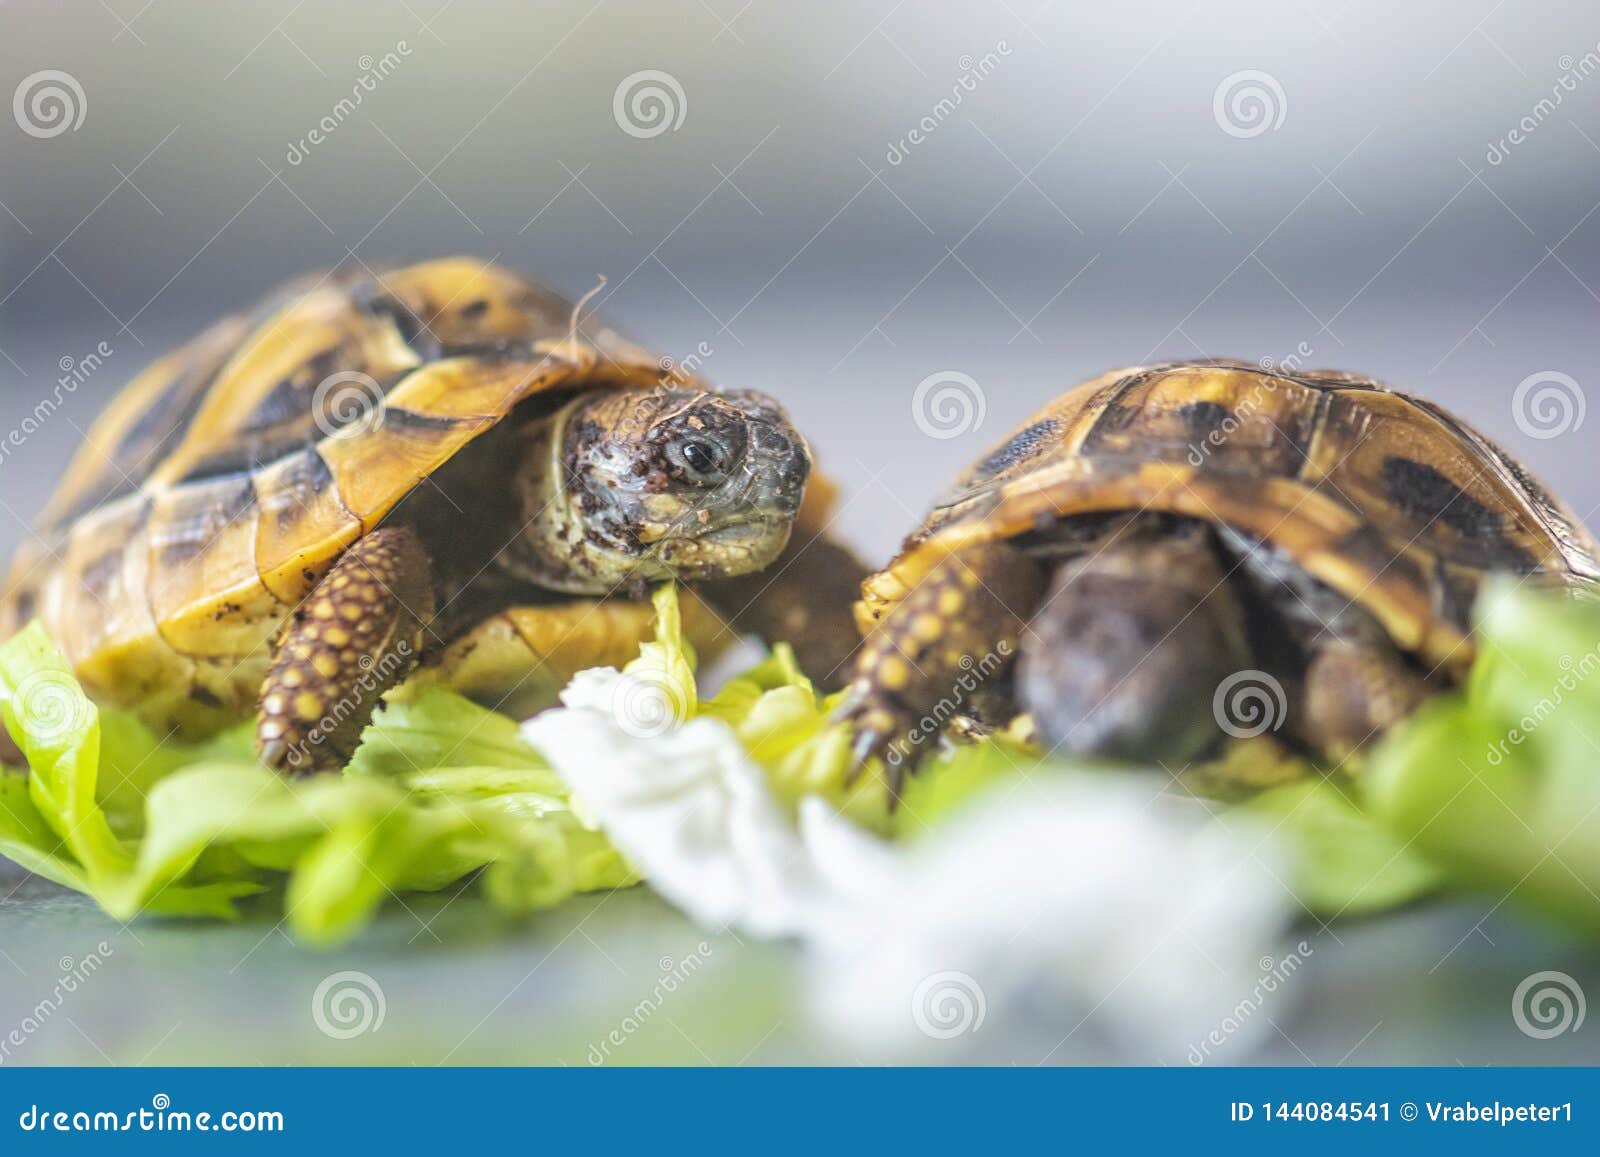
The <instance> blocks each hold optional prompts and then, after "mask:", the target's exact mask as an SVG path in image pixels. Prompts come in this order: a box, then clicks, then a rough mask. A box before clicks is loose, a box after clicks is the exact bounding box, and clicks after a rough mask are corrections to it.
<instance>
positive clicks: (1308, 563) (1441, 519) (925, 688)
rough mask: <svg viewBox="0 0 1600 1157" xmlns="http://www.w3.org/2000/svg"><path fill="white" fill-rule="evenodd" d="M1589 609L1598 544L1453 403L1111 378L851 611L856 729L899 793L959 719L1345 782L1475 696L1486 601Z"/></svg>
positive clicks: (1343, 378) (1206, 370)
mask: <svg viewBox="0 0 1600 1157" xmlns="http://www.w3.org/2000/svg"><path fill="white" fill-rule="evenodd" d="M1496 573H1506V574H1510V575H1515V576H1518V577H1519V579H1520V581H1523V582H1528V583H1535V584H1538V585H1543V586H1555V587H1563V588H1572V589H1577V590H1585V591H1589V592H1593V591H1594V590H1595V589H1596V580H1597V578H1600V545H1597V544H1596V542H1595V540H1594V538H1593V537H1592V536H1591V535H1590V534H1589V532H1588V531H1587V530H1586V529H1585V528H1584V526H1583V524H1582V522H1581V521H1580V520H1579V519H1578V518H1577V517H1576V516H1575V515H1574V514H1573V512H1572V511H1571V510H1569V509H1568V508H1567V507H1566V506H1565V505H1564V504H1563V503H1562V502H1561V501H1560V500H1559V499H1557V498H1556V497H1555V496H1554V495H1552V494H1551V493H1550V492H1549V491H1548V490H1547V489H1546V488H1545V487H1544V486H1543V485H1541V484H1540V483H1539V482H1537V481H1536V480H1535V479H1534V478H1533V477H1532V475H1531V474H1530V473H1529V472H1528V471H1527V470H1526V469H1525V468H1524V467H1523V466H1522V465H1521V464H1520V463H1518V462H1517V461H1516V460H1515V459H1514V458H1512V457H1511V456H1510V455H1509V454H1507V453H1506V452H1505V451H1504V450H1502V449H1500V448H1499V447H1498V446H1496V445H1495V444H1494V443H1492V442H1490V441H1489V440H1488V439H1487V438H1485V437H1483V436H1482V435H1481V434H1479V433H1477V432H1476V431H1475V430H1473V429H1472V428H1471V427H1469V426H1468V425H1467V424H1466V423H1464V422H1462V421H1461V420H1460V419H1458V418H1456V417H1455V416H1453V415H1452V414H1450V413H1449V412H1448V411H1446V410H1445V409H1444V408H1443V407H1441V406H1438V405H1436V404H1434V403H1432V402H1429V401H1426V400H1424V399H1422V398H1418V397H1414V396H1411V395H1408V394H1403V393H1400V392H1398V391H1396V390H1392V389H1390V388H1389V387H1387V386H1385V385H1382V384H1380V383H1379V382H1376V381H1373V380H1370V379H1367V378H1362V377H1359V376H1356V375H1353V374H1346V373H1336V372H1290V371H1273V370H1267V369H1262V368H1260V367H1257V366H1252V365H1247V364H1243V363H1236V362H1221V361H1217V362H1175V363H1168V364H1163V365H1152V366H1140V367H1134V368H1130V369H1123V370H1116V371H1114V372H1112V373H1108V374H1106V375H1104V376H1102V377H1099V378H1096V379H1094V380H1092V381H1090V382H1087V383H1085V384H1083V385H1081V386H1078V387H1077V388H1075V389H1073V390H1071V391H1069V392H1068V393H1067V394H1065V395H1063V396H1062V397H1061V398H1060V399H1058V400H1057V401H1055V402H1054V403H1052V404H1051V405H1049V406H1048V407H1046V408H1045V409H1044V410H1043V411H1041V412H1040V413H1038V414H1036V415H1035V416H1034V417H1033V418H1032V419H1030V420H1029V421H1028V422H1027V423H1025V424H1024V425H1023V426H1022V427H1021V428H1019V429H1018V430H1017V431H1015V432H1014V433H1013V434H1012V435H1011V436H1010V437H1009V438H1007V439H1006V440H1005V441H1004V442H1003V443H1001V444H1000V445H999V446H997V447H995V448H994V449H993V450H992V451H991V452H989V453H988V454H987V455H985V456H984V457H983V458H982V459H981V460H980V461H979V462H977V463H976V464H975V465H974V466H973V467H972V468H971V469H969V470H968V471H967V472H966V473H965V474H963V475H962V477H961V478H960V479H959V480H958V481H957V482H956V484H955V486H954V487H953V488H952V489H951V490H950V492H949V493H948V494H947V495H946V496H945V497H944V499H943V500H942V501H940V502H939V503H938V504H937V505H936V506H935V507H934V508H933V510H932V511H931V512H930V514H929V515H928V517H927V519H926V521H925V522H924V523H923V525H922V526H921V527H919V528H918V529H917V530H916V531H915V532H914V533H913V534H912V535H911V536H910V537H909V538H908V539H907V540H906V543H905V546H904V547H903V548H902V550H901V552H900V554H899V555H898V556H897V557H896V558H895V559H894V561H893V562H892V563H890V564H889V566H888V567H886V568H885V569H884V570H882V571H880V572H879V573H877V574H875V575H873V576H871V577H870V578H868V579H867V581H866V583H865V584H864V586H863V598H862V600H861V602H860V603H859V604H858V606H857V613H858V618H859V621H860V625H861V627H862V629H863V631H865V632H867V633H868V638H867V642H866V644H865V645H864V647H863V649H862V652H861V654H860V656H859V660H858V663H857V666H856V670H855V676H854V680H853V682H852V684H851V693H850V695H849V697H848V698H847V701H846V704H845V706H844V708H843V717H844V719H845V720H846V721H847V722H848V724H849V725H850V727H851V728H852V730H853V732H854V735H855V743H856V753H857V757H858V759H865V758H866V757H868V756H870V755H882V756H884V757H885V758H886V759H887V760H888V762H889V764H890V766H891V778H892V779H893V780H894V781H895V782H896V783H898V780H899V778H900V776H901V775H903V774H904V771H905V770H906V769H907V768H908V767H910V766H912V765H914V764H915V762H916V760H917V759H918V758H919V757H920V755H921V754H922V753H923V752H924V751H925V750H926V749H927V746H928V744H929V742H930V741H931V740H933V739H934V738H936V737H937V736H938V735H939V733H940V732H941V730H943V728H944V727H945V725H946V724H947V723H948V722H949V721H950V720H952V719H956V718H968V719H970V718H974V717H975V718H977V719H979V720H983V719H985V718H987V719H988V720H989V721H990V722H1003V721H1004V720H1006V719H1008V718H1009V716H1010V714H1011V713H1013V712H1018V711H1021V712H1026V713H1028V714H1029V715H1031V718H1032V721H1033V724H1034V727H1035V729H1036V732H1037V735H1038V737H1039V739H1040V741H1041V742H1042V743H1043V745H1044V746H1046V747H1048V748H1050V749H1052V750H1058V751H1061V752H1064V753H1067V754H1075V755H1081V756H1090V757H1106V758H1111V759H1115V760H1122V761H1137V762H1142V763H1161V764H1163V765H1165V766H1167V767H1168V768H1169V769H1170V770H1172V771H1174V772H1177V771H1179V770H1181V769H1182V768H1184V767H1187V766H1189V765H1191V764H1194V763H1197V762H1203V761H1207V760H1214V759H1216V758H1217V757H1218V756H1219V755H1221V754H1223V753H1224V751H1225V749H1226V748H1228V747H1230V746H1232V745H1236V744H1237V743H1239V742H1241V741H1242V742H1245V743H1250V744H1255V745H1258V747H1257V748H1256V749H1257V750H1259V745H1266V744H1271V742H1272V741H1273V740H1274V739H1276V740H1280V741H1282V743H1283V745H1284V746H1285V747H1287V748H1288V749H1289V750H1290V751H1292V752H1297V753H1300V754H1305V755H1309V756H1311V757H1313V758H1314V759H1316V760H1318V761H1320V762H1322V763H1324V764H1326V765H1333V766H1338V765H1340V764H1342V763H1344V762H1345V761H1346V760H1348V759H1351V758H1352V757H1355V756H1358V755H1359V753H1360V752H1361V750H1362V749H1363V748H1364V747H1365V746H1367V745H1368V744H1369V743H1370V742H1372V741H1373V740H1374V739H1375V738H1377V737H1378V736H1381V735H1382V734H1383V733H1384V732H1385V731H1386V730H1387V729H1388V728H1389V727H1391V726H1393V725H1394V724H1395V723H1396V722H1397V721H1398V720H1400V719H1402V718H1404V717H1405V716H1406V715H1407V714H1409V713H1410V712H1411V711H1412V710H1413V709H1414V708H1415V707H1416V706H1417V704H1418V703H1419V702H1421V700H1422V699H1423V698H1425V697H1426V696H1428V695H1429V694H1431V693H1432V692H1434V691H1435V690H1438V689H1440V688H1443V687H1446V686H1449V685H1451V684H1453V683H1456V682H1457V681H1459V680H1460V679H1461V678H1462V677H1463V675H1464V673H1465V671H1466V670H1467V667H1468V665H1469V663H1470V662H1471V659H1472V656H1473V641H1472V635H1471V628H1470V624H1471V614H1472V607H1473V603H1474V600H1475V598H1476V596H1477V594H1478V592H1479V590H1480V588H1481V587H1482V585H1483V583H1484V581H1485V579H1486V578H1487V577H1488V576H1490V575H1491V574H1496Z"/></svg>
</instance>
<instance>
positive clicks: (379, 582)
mask: <svg viewBox="0 0 1600 1157" xmlns="http://www.w3.org/2000/svg"><path fill="white" fill-rule="evenodd" d="M665 365H666V363H664V362H662V361H661V360H660V359H658V358H657V357H656V356H655V355H653V354H651V353H649V352H648V351H646V350H644V349H642V348H640V347H639V346H637V345H635V344H633V343H632V342H630V341H627V340H626V339H624V338H622V337H621V336H619V335H618V334H617V333H616V332H615V331H613V330H612V329H610V328H609V327H607V326H605V325H603V324H599V323H595V322H593V321H590V322H586V323H585V324H584V325H583V326H581V327H580V326H579V325H578V312H577V310H575V309H574V308H573V307H572V306H571V305H570V304H569V303H567V302H565V301H563V300H562V299H561V298H559V297H557V296H556V295H554V294H552V293H549V292H548V291H546V290H544V289H541V288H540V287H538V286H536V285H534V284H532V283H531V282H529V281H527V280H525V279H523V278H521V277H520V276H517V275H516V274H514V273H511V272H509V271H507V270H505V269H501V268H498V267H495V266H491V265H484V264H482V263H480V262H476V261H470V260H465V259H450V260H443V261H434V262H429V263H427V264H423V265H417V266H413V267H410V268H405V269H398V270H393V271H390V272H387V273H383V274H375V275H364V274H363V275H327V276H323V277H321V278H316V279H307V280H304V281H301V282H297V283H295V284H293V285H291V286H288V287H286V288H285V289H284V290H282V291H280V292H279V293H277V294H275V295H273V296H272V297H271V298H269V299H268V300H267V302H265V303H264V304H263V305H262V306H261V307H260V308H258V309H257V310H256V311H255V312H254V313H252V314H250V315H247V316H245V317H240V318H234V319H229V320H226V321H223V322H221V323H220V324H218V325H216V326H214V327H213V328H211V329H210V330H207V331H206V332H205V333H204V334H202V335H201V336H200V337H198V338H196V339H195V340H194V341H192V342H191V343H189V344H188V345H186V346H184V347H183V348H181V349H179V350H178V351H176V352H175V353H173V354H171V355H169V356H167V357H165V358H162V359H160V360H159V361H157V362H155V363H154V364H153V365H151V366H150V367H148V368H147V369H146V370H144V371H143V372H142V373H141V374H139V375H138V376H137V377H136V378H135V379H134V380H133V381H132V382H131V383H130V384H129V385H128V386H127V387H126V388H125V389H124V391H123V392H122V394H121V396H120V397H118V398H117V399H116V400H115V401H114V402H113V403H112V404H111V406H110V407H109V408H108V409H107V411H106V412H105V413H104V414H103V415H102V417H101V418H100V420H99V421H98V422H97V423H96V424H95V426H94V428H93V429H92V430H91V431H90V433H89V435H88V437H87V441H86V444H85V446H84V447H83V448H82V450H81V451H80V452H79V454H78V455H77V457H76V458H75V459H74V461H73V463H72V465H71V467H70V468H69V470H68V473H67V475H66V477H65V479H64V480H63V482H62V483H61V485H60V487H59V489H58V491H57V493H56V495H55V497H54V500H53V501H52V502H51V504H50V506H49V507H48V509H47V510H46V512H45V515H44V518H43V525H42V528H41V530H40V533H39V535H38V537H37V539H36V540H35V541H33V542H31V543H30V544H28V545H26V546H24V547H23V548H22V550H21V551H20V553H19V556H18V557H17V559H16V560H15V562H14V564H13V568H12V572H11V576H10V579H9V580H8V582H7V584H6V587H5V591H4V596H3V599H0V631H7V632H9V631H10V630H14V629H16V628H17V627H20V626H21V625H23V624H24V623H26V622H27V621H28V620H30V619H33V618H38V619H40V620H42V621H43V623H44V626H45V627H46V629H47V630H48V631H49V633H50V634H51V635H52V636H53V637H54V639H55V640H56V641H57V643H58V644H59V645H60V646H61V647H62V649H63V650H64V652H65V653H66V655H67V656H68V658H69V659H70V660H71V661H72V662H73V664H74V666H75V668H76V670H77V673H78V675H79V677H80V678H81V679H82V681H83V682H84V683H85V684H86V685H87V686H88V688H89V689H90V690H91V692H93V693H95V694H96V695H97V696H98V697H100V698H102V699H103V700H105V701H107V702H110V703H113V704H116V705H119V706H123V707H127V708H131V709H135V710H137V711H138V712H139V713H140V714H141V715H142V716H143V717H144V718H145V719H146V720H147V721H149V722H150V723H152V724H153V725H154V726H156V727H157V728H159V729H161V730H162V731H164V732H165V731H168V730H175V731H178V732H181V733H182V734H184V735H185V736H187V737H198V736H203V735H205V734H207V733H209V732H211V731H214V730H216V729H217V728H219V727H221V726H223V725H225V724H227V723H231V722H233V721H235V720H237V719H239V718H241V717H243V716H245V715H248V713H249V712H250V710H251V709H252V708H255V709H257V714H258V724H257V726H258V735H259V741H260V748H261V752H262V755H263V757H264V759H265V761H266V762H267V763H268V764H270V765H273V766H276V767H280V768H285V769H293V770H311V769H315V768H320V767H324V766H329V765H333V764H336V763H337V762H339V761H340V760H342V759H344V758H345V757H346V756H347V755H348V754H349V753H350V751H351V750H352V749H353V746H354V744H355V742H356V741H357V739H358V737H359V735H360V732H361V730H362V728H363V727H364V726H365V724H366V722H367V721H368V720H369V719H370V717H371V714H372V711H373V710H374V708H375V707H376V705H377V703H378V701H379V699H380V698H381V696H382V695H383V694H384V693H385V692H387V691H388V690H389V689H390V688H392V687H394V686H395V685H396V684H397V683H399V682H400V681H401V680H402V679H403V678H405V677H406V676H407V674H408V673H409V672H410V671H411V670H412V669H413V668H414V667H415V666H416V665H417V664H418V663H419V662H426V663H427V664H428V666H429V667H430V668H431V669H432V676H433V677H434V678H437V679H440V680H442V681H444V682H446V683H448V684H450V685H452V686H455V687H456V688H458V689H460V690H463V691H465V692H467V693H469V694H472V695H474V696H475V697H478V698H480V699H482V700H484V701H487V702H489V703H491V704H494V705H502V706H505V707H507V709H512V710H529V709H531V708H533V707H536V706H539V705H541V704H543V703H547V702H548V701H549V699H550V697H551V695H552V693H553V691H554V690H556V689H558V688H559V687H560V686H561V685H563V684H564V683H565V681H566V679H567V678H568V677H570V675H571V674H572V673H573V671H575V670H576V669H579V668H581V667H586V666H591V665H595V664H602V663H619V662H623V661H625V660H626V659H628V658H629V657H631V656H632V654H634V653H635V652H636V650H637V647H638V644H639V642H640V640H641V639H642V638H646V637H648V634H649V630H650V623H651V615H650V610H649V605H648V603H647V602H644V601H641V599H640V596H641V595H642V594H643V593H644V588H645V586H646V584H648V583H652V582H656V581H659V580H665V579H679V580H683V581H685V582H688V583H691V584H694V590H695V592H696V593H697V595H699V596H703V598H701V597H695V596H691V597H690V599H689V600H688V601H687V605H686V607H685V624H686V629H687V631H688V633H689V636H690V638H691V639H692V640H693V641H695V642H696V643H697V644H698V645H699V646H700V647H701V648H702V649H712V650H714V649H715V647H716V646H717V645H720V644H721V643H724V642H726V641H727V640H728V639H729V638H731V635H730V632H729V629H728V628H729V627H730V626H734V627H738V628H740V629H749V630H754V631H756V632H758V633H763V634H767V635H770V636H775V637H792V638H794V639H795V640H796V642H797V646H798V647H799V649H800V650H801V652H802V655H803V658H804V661H806V662H807V663H808V664H809V665H810V666H811V667H812V668H813V669H816V670H820V671H827V670H829V669H830V668H837V667H838V666H839V665H840V664H842V663H843V661H844V658H845V657H846V656H847V655H848V653H849V651H850V650H851V648H852V647H853V645H854V643H855V631H854V627H853V626H852V624H851V621H850V614H849V603H850V600H851V598H852V597H853V592H852V587H853V585H854V582H855V581H857V580H858V579H859V576H860V574H861V573H862V571H861V568H860V567H859V566H858V565H857V564H856V563H855V562H854V560H853V559H852V558H851V557H850V556H849V554H848V553H847V552H845V551H843V550H841V549H840V548H838V547H836V546H833V545H832V544H830V543H828V542H827V541H826V540H823V539H820V538H819V537H818V536H819V534H820V528H821V525H822V519H823V517H824V516H825V514H826V509H827V506H828V503H829V501H830V493H831V492H830V490H829V488H828V486H827V484H826V483H825V482H824V481H823V480H821V479H819V478H817V477H814V476H812V474H811V455H810V451H809V450H808V448H807V445H806V442H805V439H804V438H802V437H801V436H800V434H799V433H798V432H797V431H796V430H795V429H794V428H793V426H792V425H791V424H790V422H789V420H788V418H787V417H786V416H785V414H784V411H783V409H782V408H781V407H780V406H779V405H778V403H777V402H775V401H773V400H772V399H771V398H768V397H765V396H763V395H761V394H756V393H751V392H720V391H717V390H713V389H711V388H710V387H709V386H707V385H706V384H705V383H703V382H701V381H699V380H697V379H695V378H693V377H692V376H685V375H682V374H677V373H668V372H667V370H666V369H665V368H664V366H665ZM808 481H809V485H808ZM797 525H798V526H800V527H801V528H803V529H802V533H800V534H797V535H795V536H794V542H793V543H792V544H791V542H790V539H791V531H792V530H793V529H794V528H795V527H796V526H797ZM769 568H770V569H769ZM764 571H765V572H767V573H761V572H764ZM740 576H746V577H744V578H742V579H741V577H740ZM716 606H720V607H721V612H719V611H717V610H715V609H713V608H714V607H716Z"/></svg>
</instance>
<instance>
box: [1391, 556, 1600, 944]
mask: <svg viewBox="0 0 1600 1157" xmlns="http://www.w3.org/2000/svg"><path fill="white" fill-rule="evenodd" d="M1478 640H1479V659H1478V662H1477V664H1476V665H1475V667H1474V670H1473V673H1472V679H1471V681H1470V683H1469V685H1468V688H1467V691H1466V693H1465V694H1464V695H1449V696H1442V697H1440V698H1438V699H1435V700H1433V701H1432V702H1430V703H1429V704H1427V705H1426V706H1425V707H1424V708H1423V710H1422V711H1421V712H1419V713H1418V715H1417V717H1416V718H1415V719H1414V720H1413V721H1412V723H1411V724H1410V725H1409V726H1407V727H1405V728H1403V729H1401V730H1399V731H1397V732H1396V733H1395V734H1394V735H1393V736H1391V737H1390V738H1389V739H1388V740H1386V741H1385V742H1384V743H1383V744H1382V745H1380V747H1379V749H1378V751H1377V752H1376V753H1375V755H1374V758H1373V761H1372V765H1371V767H1370V769H1369V771H1368V773H1367V775H1366V777H1365V780H1364V785H1363V786H1364V789H1365V790H1364V793H1363V795H1364V799H1365V802H1366V805H1367V807H1368V808H1369V809H1370V810H1371V812H1372V813H1373V815H1374V816H1375V817H1377V818H1378V820H1379V821H1380V822H1382V823H1383V824H1384V825H1385V826H1386V827H1387V828H1388V829H1389V830H1390V831H1391V832H1393V833H1394V834H1395V835H1396V836H1398V837H1400V838H1401V839H1402V840H1404V841H1407V842H1408V843H1410V844H1412V845H1414V846H1415V847H1416V848H1417V849H1419V850H1420V851H1421V852H1422V853H1423V854H1425V855H1426V856H1428V857H1429V859H1431V860H1432V861H1434V862H1435V863H1437V864H1439V865H1440V866H1441V867H1443V868H1445V869H1447V870H1448V872H1449V874H1450V877H1451V879H1452V880H1453V881H1455V882H1458V883H1461V884H1463V885H1468V886H1472V887H1475V888H1479V889H1484V890H1487V891H1488V892H1489V893H1490V894H1493V895H1496V896H1503V897H1505V898H1506V899H1508V900H1509V901H1511V902H1512V903H1515V904H1518V905H1521V906H1525V907H1528V908H1532V909H1535V910H1538V911H1541V912H1544V913H1546V914H1548V915H1551V916H1554V917H1556V918H1557V919H1559V920H1561V921H1563V922H1565V923H1568V924H1571V925H1574V926H1577V927H1581V928H1586V929H1589V930H1591V931H1600V606H1597V605H1596V604H1595V603H1593V602H1587V601H1580V600H1576V599H1568V598H1563V597H1560V596H1558V595H1554V594H1551V593H1549V592H1544V591H1538V590H1532V589H1527V588H1520V587H1516V586H1513V585H1510V584H1506V583H1502V584H1497V585H1495V586H1493V587H1491V588H1490V589H1489V590H1488V591H1487V592H1486V593H1485V595H1484V598H1483V601H1482V615H1481V619H1480V622H1479V626H1478Z"/></svg>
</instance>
